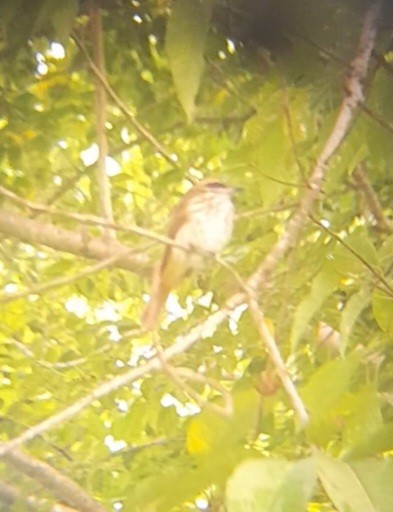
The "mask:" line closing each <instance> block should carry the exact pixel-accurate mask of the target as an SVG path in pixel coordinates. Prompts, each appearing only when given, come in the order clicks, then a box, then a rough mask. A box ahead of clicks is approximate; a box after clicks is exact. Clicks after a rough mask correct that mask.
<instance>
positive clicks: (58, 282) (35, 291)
mask: <svg viewBox="0 0 393 512" xmlns="http://www.w3.org/2000/svg"><path fill="white" fill-rule="evenodd" d="M132 252H134V251H133V250H132V249H125V250H123V251H119V252H118V254H113V255H112V256H109V258H106V259H105V260H102V261H99V262H98V263H96V264H94V265H91V266H90V267H87V268H85V269H84V270H82V272H79V273H78V274H74V275H73V276H64V277H58V278H57V279H52V280H51V281H48V282H47V283H44V284H39V285H37V286H32V287H31V288H29V289H27V290H22V291H20V292H16V293H12V294H7V295H3V296H0V304H7V303H8V302H12V301H14V300H17V299H21V298H23V297H28V296H29V295H40V294H41V293H43V292H46V291H48V290H52V289H53V288H59V287H60V286H66V285H68V284H70V283H74V282H75V281H78V280H79V279H83V278H84V277H86V276H88V275H89V274H94V273H96V272H99V271H100V270H103V269H104V268H108V267H110V266H111V265H112V264H113V263H115V262H116V261H118V260H120V259H121V258H124V257H126V256H128V255H129V254H131V253H132Z"/></svg>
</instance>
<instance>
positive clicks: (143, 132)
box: [72, 32, 178, 167]
mask: <svg viewBox="0 0 393 512" xmlns="http://www.w3.org/2000/svg"><path fill="white" fill-rule="evenodd" d="M72 37H73V39H74V41H75V43H76V45H77V47H78V48H79V50H80V51H81V52H82V53H83V54H84V56H85V57H86V60H87V62H88V63H89V66H90V68H91V69H92V71H93V73H94V74H95V75H96V77H97V79H98V80H99V81H100V82H101V83H102V85H103V86H104V88H105V90H106V92H107V93H108V95H109V96H110V97H111V98H112V100H113V101H114V102H115V103H116V105H117V106H118V107H119V109H120V110H121V111H122V112H123V114H124V115H125V116H126V117H127V119H128V120H129V121H130V122H131V124H132V125H133V127H134V128H135V130H136V131H137V132H138V133H139V134H140V135H142V136H143V138H144V139H145V140H146V141H147V142H149V143H150V144H151V146H152V147H153V148H154V149H155V150H156V151H157V152H158V153H159V154H160V155H161V156H162V157H163V158H165V160H166V161H167V162H169V163H170V164H171V165H172V166H174V167H177V166H178V164H177V161H176V158H175V157H173V156H172V155H171V154H170V153H169V151H167V149H165V148H164V147H163V146H162V144H161V143H160V142H159V141H158V140H157V139H156V138H155V137H154V135H152V134H151V133H150V132H149V131H148V130H147V128H145V127H144V126H143V125H142V124H141V123H140V122H139V121H138V119H137V118H136V116H135V114H133V113H132V112H131V111H130V110H129V109H128V107H127V106H126V104H125V103H124V102H123V101H122V100H121V99H120V97H119V96H118V95H117V94H116V93H115V91H114V90H113V89H112V87H111V86H110V85H109V84H108V82H107V80H106V78H105V76H104V75H102V73H101V72H100V70H99V69H98V68H97V66H96V65H95V64H94V62H93V60H92V59H91V57H90V55H89V52H88V51H87V50H86V48H85V46H84V44H83V43H82V41H81V40H80V39H79V37H78V36H77V35H76V33H75V32H74V33H73V36H72Z"/></svg>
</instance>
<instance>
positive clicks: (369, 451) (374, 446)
mask: <svg viewBox="0 0 393 512" xmlns="http://www.w3.org/2000/svg"><path fill="white" fill-rule="evenodd" d="M392 450H393V423H387V424H386V425H382V426H381V427H380V428H379V429H377V430H376V431H375V432H373V433H372V434H370V435H369V436H367V437H366V438H365V439H363V440H362V441H361V442H359V443H358V444H356V445H355V446H354V447H353V448H352V449H351V450H349V451H348V452H347V453H346V458H347V459H351V458H352V459H354V458H358V457H362V456H364V455H373V454H378V453H383V452H389V451H392Z"/></svg>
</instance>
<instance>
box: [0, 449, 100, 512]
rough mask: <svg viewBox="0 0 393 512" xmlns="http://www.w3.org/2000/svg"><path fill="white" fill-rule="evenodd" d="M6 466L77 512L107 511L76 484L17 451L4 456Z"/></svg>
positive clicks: (47, 466) (42, 463)
mask: <svg viewBox="0 0 393 512" xmlns="http://www.w3.org/2000/svg"><path fill="white" fill-rule="evenodd" d="M4 460H5V462H6V463H7V464H9V465H10V466H12V467H14V468H15V469H17V470H18V471H19V472H21V473H23V474H24V475H26V476H28V477H30V478H32V479H33V480H35V481H36V482H39V483H40V484H41V485H42V486H43V487H45V488H46V489H48V490H49V491H51V492H52V493H53V494H54V495H55V496H57V497H58V498H59V499H61V500H62V501H64V503H67V504H69V505H70V506H72V507H76V508H77V509H78V511H79V512H107V509H106V508H105V507H104V506H103V505H101V504H100V503H98V502H97V501H96V500H94V499H93V498H92V497H91V496H89V495H88V494H87V493H86V492H85V491H84V490H83V489H82V488H81V487H80V486H79V485H78V484H77V483H76V482H74V481H73V480H71V478H68V477H66V476H64V475H62V474H61V473H59V472H58V471H56V470H55V469H54V468H52V466H50V465H49V464H47V463H46V462H42V461H40V460H38V459H35V458H34V457H31V456H30V455H26V454H24V453H22V452H21V451H19V450H13V451H12V452H11V451H10V452H8V453H7V454H5V455H4Z"/></svg>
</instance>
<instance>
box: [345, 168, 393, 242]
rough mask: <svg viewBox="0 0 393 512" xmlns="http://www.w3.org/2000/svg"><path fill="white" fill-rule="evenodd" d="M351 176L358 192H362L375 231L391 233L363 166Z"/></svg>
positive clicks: (391, 229) (390, 227)
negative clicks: (373, 220)
mask: <svg viewBox="0 0 393 512" xmlns="http://www.w3.org/2000/svg"><path fill="white" fill-rule="evenodd" d="M353 176H354V178H355V180H356V184H357V186H358V188H359V189H360V191H361V192H362V194H363V196H364V199H365V201H366V204H367V206H368V208H369V210H370V212H371V215H372V216H373V217H374V219H375V221H376V224H377V226H376V227H377V229H378V230H379V231H382V232H384V233H392V232H393V228H392V225H391V224H390V223H389V221H388V220H387V218H386V217H385V214H384V212H383V209H382V206H381V203H380V202H379V199H378V196H377V194H376V193H375V190H374V189H373V187H372V185H371V183H370V181H369V179H368V176H367V173H366V170H365V168H364V164H360V165H358V166H357V167H356V169H355V170H354V171H353Z"/></svg>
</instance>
